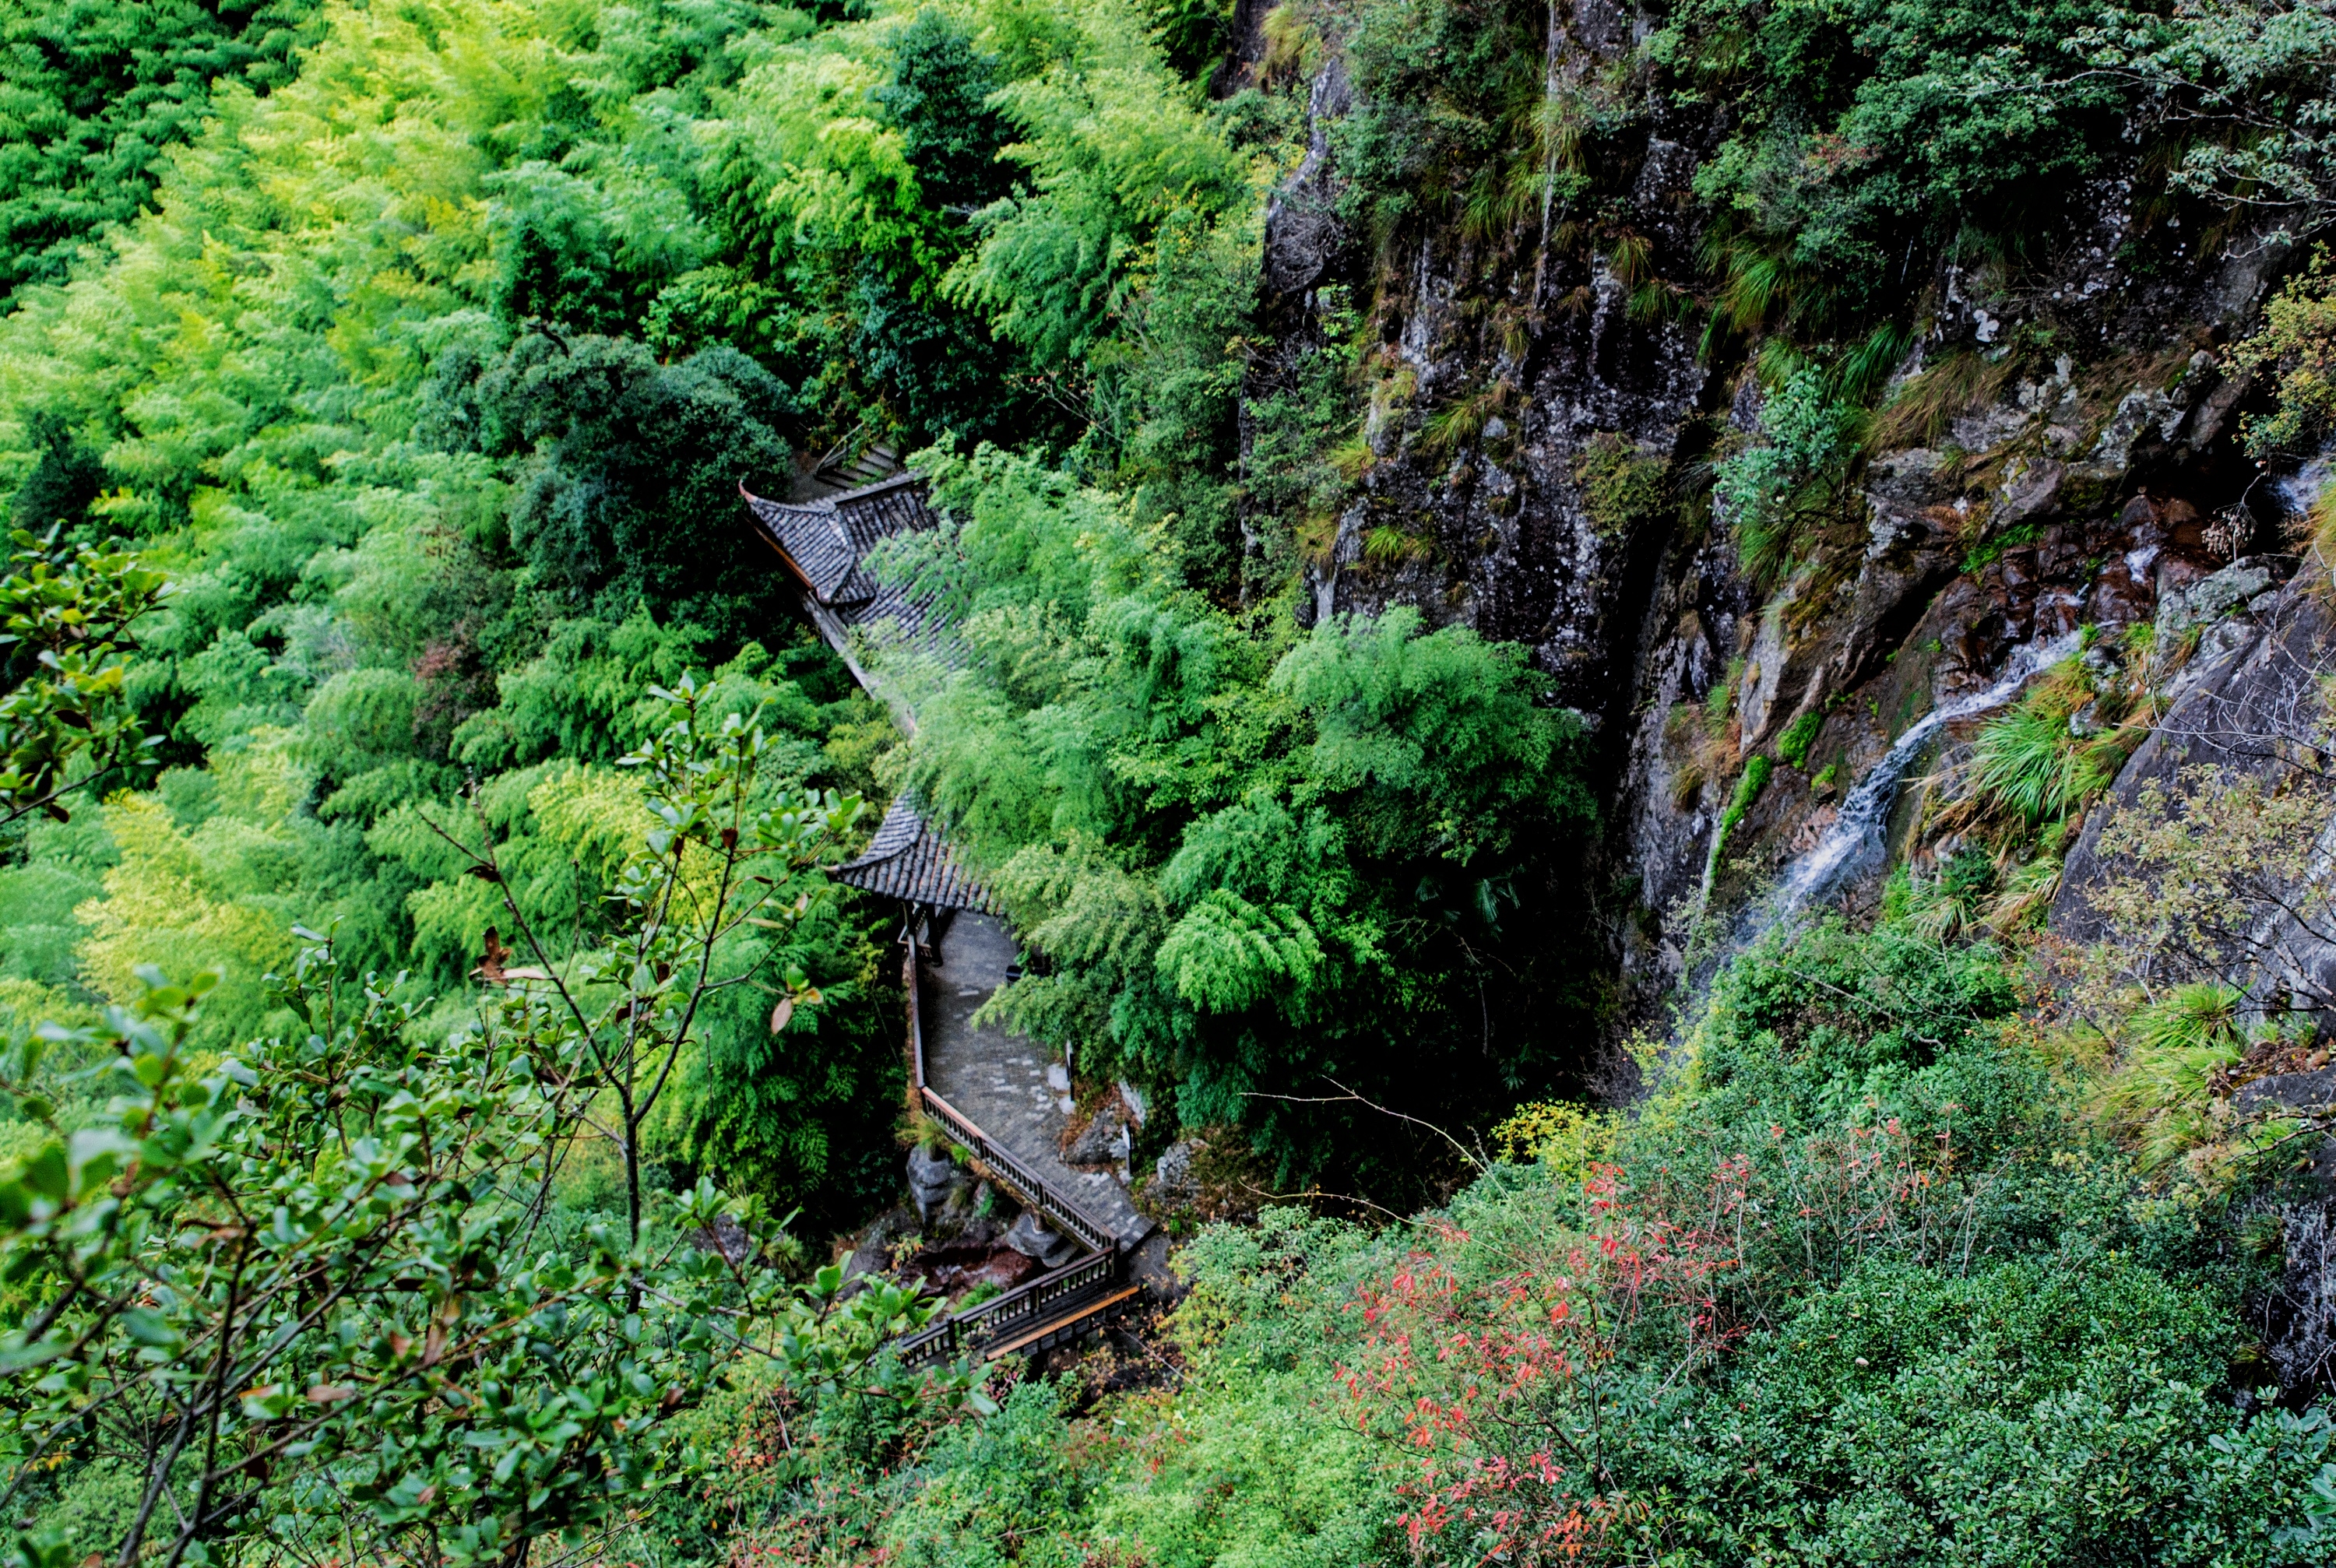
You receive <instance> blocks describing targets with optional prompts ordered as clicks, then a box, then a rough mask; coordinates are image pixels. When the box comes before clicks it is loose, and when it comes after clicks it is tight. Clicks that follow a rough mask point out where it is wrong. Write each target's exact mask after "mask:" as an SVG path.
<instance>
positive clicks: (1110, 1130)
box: [1063, 1096, 1129, 1165]
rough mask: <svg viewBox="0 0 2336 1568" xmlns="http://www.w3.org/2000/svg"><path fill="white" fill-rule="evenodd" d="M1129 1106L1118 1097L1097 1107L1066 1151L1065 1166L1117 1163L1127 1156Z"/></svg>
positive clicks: (1064, 1155) (1064, 1152)
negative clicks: (1121, 1102) (1120, 1101)
mask: <svg viewBox="0 0 2336 1568" xmlns="http://www.w3.org/2000/svg"><path fill="white" fill-rule="evenodd" d="M1127 1120H1128V1118H1127V1107H1126V1106H1124V1105H1121V1104H1120V1103H1119V1100H1118V1099H1117V1097H1116V1096H1114V1098H1111V1099H1108V1100H1105V1102H1104V1103H1103V1104H1102V1105H1098V1106H1096V1107H1095V1115H1092V1116H1090V1117H1088V1118H1087V1125H1085V1126H1084V1127H1082V1128H1080V1129H1079V1135H1078V1136H1077V1137H1076V1138H1073V1139H1072V1140H1071V1141H1070V1144H1068V1145H1067V1146H1066V1148H1065V1149H1064V1150H1063V1163H1064V1164H1066V1165H1115V1164H1118V1163H1119V1162H1120V1161H1122V1160H1124V1159H1125V1158H1126V1157H1127V1151H1128V1146H1129V1140H1128V1135H1127Z"/></svg>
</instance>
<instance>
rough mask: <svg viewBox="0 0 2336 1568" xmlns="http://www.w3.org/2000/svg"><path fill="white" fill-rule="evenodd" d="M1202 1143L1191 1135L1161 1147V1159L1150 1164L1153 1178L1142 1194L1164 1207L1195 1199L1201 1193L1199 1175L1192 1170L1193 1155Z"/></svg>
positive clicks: (1183, 1203) (1182, 1205)
mask: <svg viewBox="0 0 2336 1568" xmlns="http://www.w3.org/2000/svg"><path fill="white" fill-rule="evenodd" d="M1200 1149H1201V1145H1200V1144H1197V1143H1195V1142H1193V1141H1192V1139H1189V1138H1188V1139H1185V1140H1183V1142H1181V1143H1174V1144H1169V1145H1168V1147H1167V1148H1166V1149H1165V1150H1163V1151H1162V1153H1161V1155H1160V1163H1159V1164H1156V1165H1154V1166H1153V1168H1152V1180H1151V1182H1150V1183H1149V1184H1147V1185H1146V1186H1145V1188H1144V1195H1145V1196H1146V1197H1148V1198H1150V1199H1151V1200H1152V1202H1153V1203H1154V1204H1155V1205H1157V1206H1158V1207H1160V1208H1163V1209H1181V1208H1184V1207H1186V1206H1187V1205H1189V1204H1191V1203H1195V1202H1197V1201H1198V1200H1199V1198H1200V1196H1201V1179H1200V1177H1198V1176H1197V1175H1195V1174H1193V1173H1192V1156H1193V1155H1194V1154H1198V1153H1199V1152H1200Z"/></svg>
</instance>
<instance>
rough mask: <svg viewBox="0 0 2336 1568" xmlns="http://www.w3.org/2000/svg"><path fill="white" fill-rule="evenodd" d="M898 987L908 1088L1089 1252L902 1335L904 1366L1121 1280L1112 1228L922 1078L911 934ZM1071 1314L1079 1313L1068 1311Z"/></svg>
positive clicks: (997, 1333) (969, 1344) (966, 1346)
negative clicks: (904, 1001) (903, 1006)
mask: <svg viewBox="0 0 2336 1568" xmlns="http://www.w3.org/2000/svg"><path fill="white" fill-rule="evenodd" d="M900 945H901V947H902V949H903V953H902V957H901V960H900V983H901V989H902V990H903V991H904V992H905V993H906V994H907V996H908V999H909V1071H910V1079H911V1085H910V1086H911V1088H912V1089H913V1090H914V1092H915V1094H916V1096H917V1100H918V1103H919V1104H920V1105H922V1106H923V1108H924V1110H925V1113H926V1114H927V1115H930V1116H931V1117H932V1118H933V1119H934V1120H935V1121H937V1122H939V1123H940V1125H942V1126H944V1127H946V1128H948V1129H949V1136H950V1137H951V1138H953V1139H954V1140H956V1141H957V1143H959V1144H960V1145H962V1146H963V1147H964V1148H965V1149H967V1150H968V1152H970V1153H971V1154H973V1155H974V1156H975V1157H976V1158H977V1159H978V1160H979V1161H980V1162H981V1163H982V1164H983V1165H985V1166H986V1167H988V1170H989V1172H990V1174H991V1176H992V1178H993V1179H995V1180H997V1181H998V1182H1000V1183H1003V1184H1004V1185H1006V1186H1007V1187H1009V1188H1011V1189H1013V1190H1014V1192H1015V1193H1017V1194H1018V1195H1019V1196H1020V1197H1021V1199H1022V1201H1023V1202H1024V1203H1027V1204H1028V1205H1029V1206H1030V1207H1031V1208H1033V1209H1037V1210H1039V1211H1040V1212H1042V1213H1045V1214H1046V1216H1047V1218H1049V1219H1051V1220H1053V1221H1054V1222H1056V1224H1058V1225H1060V1226H1062V1227H1063V1229H1064V1230H1065V1231H1066V1232H1069V1233H1070V1234H1071V1235H1072V1236H1074V1237H1076V1238H1077V1239H1078V1240H1079V1241H1080V1242H1083V1243H1085V1246H1086V1248H1087V1251H1085V1253H1083V1254H1082V1255H1080V1256H1079V1257H1076V1258H1074V1259H1072V1260H1071V1261H1069V1262H1067V1263H1065V1264H1064V1265H1063V1266H1062V1267H1060V1268H1058V1269H1050V1270H1048V1271H1046V1273H1043V1274H1041V1275H1039V1276H1038V1277H1037V1279H1035V1280H1032V1281H1029V1282H1028V1283H1027V1284H1025V1285H1018V1286H1017V1287H1016V1288H1015V1289H1013V1290H1008V1291H1007V1292H1006V1293H1005V1294H1004V1295H1002V1296H993V1297H992V1298H990V1299H989V1300H987V1301H984V1302H982V1303H981V1304H980V1305H979V1306H977V1307H969V1308H968V1309H966V1310H964V1311H962V1312H953V1313H951V1314H950V1315H949V1316H948V1317H946V1318H944V1319H942V1320H940V1321H939V1322H938V1323H933V1324H930V1325H929V1326H927V1327H925V1328H923V1329H919V1330H918V1331H917V1332H915V1333H913V1334H910V1335H909V1336H907V1337H906V1338H904V1339H901V1340H900V1359H901V1361H902V1362H903V1363H905V1364H906V1365H909V1366H911V1367H915V1366H922V1365H924V1364H926V1363H928V1362H932V1361H950V1360H955V1359H957V1358H959V1356H963V1355H966V1354H968V1352H971V1351H973V1350H977V1349H980V1348H981V1347H982V1346H983V1345H986V1344H988V1343H989V1342H990V1341H991V1340H993V1339H998V1338H1000V1337H1001V1336H1006V1335H1009V1334H1010V1333H1011V1332H1012V1331H1013V1330H1016V1329H1027V1328H1030V1327H1034V1326H1036V1325H1038V1324H1041V1323H1044V1322H1046V1320H1047V1318H1048V1315H1049V1313H1050V1312H1051V1311H1053V1310H1056V1309H1057V1308H1059V1307H1060V1306H1062V1305H1063V1304H1064V1303H1066V1302H1068V1301H1070V1300H1072V1299H1073V1298H1075V1297H1079V1296H1085V1295H1099V1294H1101V1293H1102V1292H1103V1290H1105V1288H1106V1287H1107V1286H1109V1285H1110V1283H1111V1282H1112V1281H1114V1279H1116V1278H1117V1277H1118V1273H1119V1238H1118V1237H1117V1236H1115V1235H1114V1234H1113V1233H1112V1231H1111V1227H1109V1226H1108V1225H1105V1224H1104V1223H1103V1222H1101V1221H1099V1220H1097V1219H1095V1217H1094V1216H1093V1215H1092V1214H1089V1213H1087V1212H1086V1211H1085V1210H1084V1209H1082V1208H1080V1207H1079V1206H1078V1204H1076V1203H1073V1202H1072V1201H1071V1199H1070V1197H1069V1195H1068V1194H1066V1193H1064V1192H1063V1191H1062V1189H1061V1188H1059V1187H1056V1186H1055V1185H1054V1184H1053V1183H1049V1182H1048V1181H1047V1180H1046V1178H1045V1177H1043V1176H1041V1175H1039V1174H1038V1173H1037V1172H1036V1171H1034V1170H1032V1169H1031V1168H1030V1167H1029V1166H1028V1165H1027V1164H1024V1163H1023V1162H1022V1161H1021V1160H1019V1159H1017V1158H1016V1157H1015V1155H1014V1152H1013V1151H1012V1150H1010V1149H1008V1148H1006V1147H1005V1146H1004V1145H1002V1144H998V1143H997V1142H996V1141H995V1140H993V1139H992V1138H991V1137H990V1135H988V1133H985V1132H983V1131H982V1130H981V1127H980V1125H979V1124H978V1123H977V1122H975V1121H974V1120H973V1118H972V1117H970V1116H968V1115H966V1114H965V1113H964V1112H962V1111H960V1110H959V1109H958V1108H957V1107H956V1106H955V1105H950V1104H949V1102H948V1101H947V1100H945V1099H943V1098H942V1097H941V1096H939V1094H937V1093H936V1092H935V1091H934V1090H933V1087H932V1086H931V1085H930V1084H928V1083H927V1082H926V1081H925V1025H924V1005H923V1001H922V992H923V989H924V988H923V985H922V980H923V976H922V975H920V973H919V972H918V969H917V944H916V940H915V938H914V936H913V935H910V936H907V937H906V938H904V940H902V942H901V944H900ZM1073 1316H1076V1314H1073Z"/></svg>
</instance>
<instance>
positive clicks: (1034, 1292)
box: [900, 1252, 1118, 1367]
mask: <svg viewBox="0 0 2336 1568" xmlns="http://www.w3.org/2000/svg"><path fill="white" fill-rule="evenodd" d="M1117 1264H1118V1260H1117V1259H1116V1258H1114V1256H1113V1255H1112V1254H1111V1253H1109V1252H1090V1253H1088V1254H1087V1255H1086V1256H1085V1257H1084V1258H1079V1259H1076V1260H1074V1261H1071V1262H1068V1263H1066V1264H1064V1265H1063V1266H1062V1267H1061V1268H1059V1269H1056V1270H1053V1271H1049V1272H1047V1273H1046V1274H1042V1275H1040V1276H1039V1277H1038V1278H1037V1279H1035V1280H1033V1281H1030V1282H1029V1283H1028V1284H1027V1285H1023V1286H1019V1287H1017V1289H1015V1290H1008V1291H1007V1292H1006V1293H1005V1294H1004V1295H1002V1296H993V1297H991V1298H990V1299H989V1300H987V1301H984V1302H982V1303H981V1304H980V1305H979V1306H978V1307H968V1308H967V1309H966V1310H964V1311H962V1312H953V1313H951V1314H950V1315H949V1316H948V1317H946V1318H944V1319H942V1320H940V1321H939V1322H938V1323H934V1324H931V1325H930V1326H929V1327H927V1328H924V1329H919V1330H918V1331H917V1332H915V1333H913V1334H910V1336H908V1337H907V1338H906V1339H902V1340H901V1341H900V1359H901V1361H902V1362H903V1363H904V1364H906V1365H908V1366H911V1367H917V1366H922V1365H923V1364H925V1363H926V1362H928V1361H953V1360H955V1359H958V1358H959V1356H962V1355H965V1354H967V1353H968V1352H969V1351H973V1350H978V1349H980V1348H981V1347H982V1346H984V1345H986V1344H988V1343H989V1342H990V1341H991V1340H993V1339H998V1338H999V1337H1000V1336H1002V1335H1007V1334H1010V1333H1011V1332H1013V1331H1014V1330H1015V1329H1023V1328H1027V1327H1030V1326H1033V1325H1036V1324H1038V1323H1043V1322H1045V1321H1046V1320H1047V1318H1048V1317H1049V1316H1050V1315H1051V1312H1052V1310H1053V1309H1054V1308H1055V1307H1056V1306H1057V1305H1058V1304H1059V1303H1061V1302H1064V1301H1066V1300H1070V1299H1071V1298H1072V1297H1075V1296H1081V1295H1085V1294H1086V1293H1088V1292H1090V1291H1094V1290H1100V1289H1102V1288H1103V1287H1104V1286H1106V1285H1108V1284H1110V1283H1111V1281H1112V1279H1113V1277H1114V1275H1115V1274H1116V1272H1117Z"/></svg>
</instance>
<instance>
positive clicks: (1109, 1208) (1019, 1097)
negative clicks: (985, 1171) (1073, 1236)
mask: <svg viewBox="0 0 2336 1568" xmlns="http://www.w3.org/2000/svg"><path fill="white" fill-rule="evenodd" d="M1014 953H1015V948H1014V939H1013V938H1012V937H1010V936H1008V935H1007V931H1006V927H1005V925H1004V923H1003V922H1002V921H998V920H992V919H990V918H989V917H988V916H987V915H977V914H973V913H970V912H968V911H959V913H958V914H957V915H956V916H955V917H953V918H952V919H951V920H950V921H949V929H948V930H947V931H946V932H944V933H943V935H942V937H941V940H940V945H939V959H940V961H939V963H938V964H935V963H928V964H926V966H925V969H924V985H925V996H924V999H925V1014H924V1018H925V1076H926V1078H927V1080H928V1081H929V1082H930V1084H931V1085H932V1087H933V1090H934V1092H935V1093H937V1094H939V1096H940V1097H941V1098H943V1099H945V1100H947V1101H948V1102H949V1104H950V1105H955V1106H956V1107H957V1108H958V1109H959V1111H961V1112H963V1113H964V1114H965V1115H968V1116H970V1117H972V1118H973V1120H974V1122H975V1124H976V1125H978V1126H979V1127H980V1128H981V1130H982V1131H983V1132H985V1133H987V1134H988V1135H990V1136H991V1137H992V1138H994V1139H996V1140H997V1141H998V1143H1000V1144H1004V1145H1005V1146H1006V1147H1007V1148H1008V1149H1010V1150H1012V1151H1013V1153H1014V1154H1015V1156H1016V1157H1017V1158H1018V1159H1020V1160H1022V1161H1023V1162H1024V1163H1025V1164H1028V1165H1029V1166H1030V1168H1031V1169H1032V1170H1034V1171H1036V1172H1037V1174H1038V1175H1039V1177H1040V1178H1041V1179H1042V1180H1044V1181H1046V1182H1047V1183H1050V1184H1053V1185H1056V1186H1057V1187H1059V1188H1060V1189H1061V1190H1062V1191H1064V1192H1066V1193H1069V1194H1071V1196H1072V1198H1073V1200H1074V1201H1075V1202H1076V1203H1078V1205H1079V1207H1080V1208H1082V1209H1084V1210H1085V1211H1086V1213H1088V1215H1089V1216H1091V1217H1092V1218H1094V1219H1097V1220H1100V1221H1102V1222H1104V1223H1105V1225H1107V1226H1109V1227H1110V1228H1111V1230H1112V1231H1113V1232H1114V1234H1116V1235H1118V1236H1119V1237H1120V1238H1121V1240H1122V1241H1123V1242H1124V1243H1126V1244H1128V1245H1131V1246H1132V1245H1134V1243H1135V1242H1139V1241H1141V1240H1142V1239H1143V1238H1144V1236H1145V1235H1146V1234H1148V1233H1149V1232H1151V1230H1152V1222H1151V1221H1149V1220H1147V1219H1145V1218H1144V1216H1143V1215H1141V1214H1139V1213H1136V1212H1135V1205H1134V1203H1130V1202H1128V1198H1127V1189H1126V1188H1124V1187H1123V1186H1121V1185H1120V1184H1119V1180H1118V1178H1117V1177H1116V1176H1114V1175H1113V1174H1110V1173H1108V1172H1094V1171H1081V1170H1076V1169H1074V1168H1072V1167H1071V1166H1069V1165H1066V1164H1063V1161H1062V1156H1061V1154H1060V1153H1059V1152H1058V1151H1060V1149H1061V1148H1062V1142H1061V1140H1062V1135H1063V1129H1064V1127H1065V1126H1066V1125H1067V1124H1068V1123H1069V1121H1070V1117H1069V1115H1067V1114H1066V1112H1065V1111H1064V1110H1063V1106H1062V1100H1063V1098H1064V1096H1062V1094H1061V1093H1060V1092H1059V1091H1057V1090H1056V1089H1053V1088H1051V1087H1049V1086H1048V1085H1047V1082H1046V1067H1047V1065H1048V1063H1049V1062H1051V1061H1053V1060H1054V1057H1053V1053H1052V1052H1050V1051H1048V1050H1046V1047H1043V1046H1040V1045H1038V1044H1037V1042H1036V1041H1034V1040H1030V1039H1027V1038H1025V1037H1022V1036H1020V1035H1009V1034H1007V1032H1006V1031H1005V1030H1003V1029H1001V1028H999V1027H997V1026H996V1025H995V1024H990V1025H984V1026H979V1027H977V1026H976V1025H975V1024H974V1022H973V1015H974V1013H975V1012H976V1011H978V1009H979V1008H980V1007H981V1004H982V1003H984V1002H986V1001H988V999H989V997H990V993H992V992H993V991H995V990H997V989H998V987H999V986H1002V985H1004V984H1005V983H1006V969H1007V965H1009V964H1011V963H1012V962H1013V961H1014Z"/></svg>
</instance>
